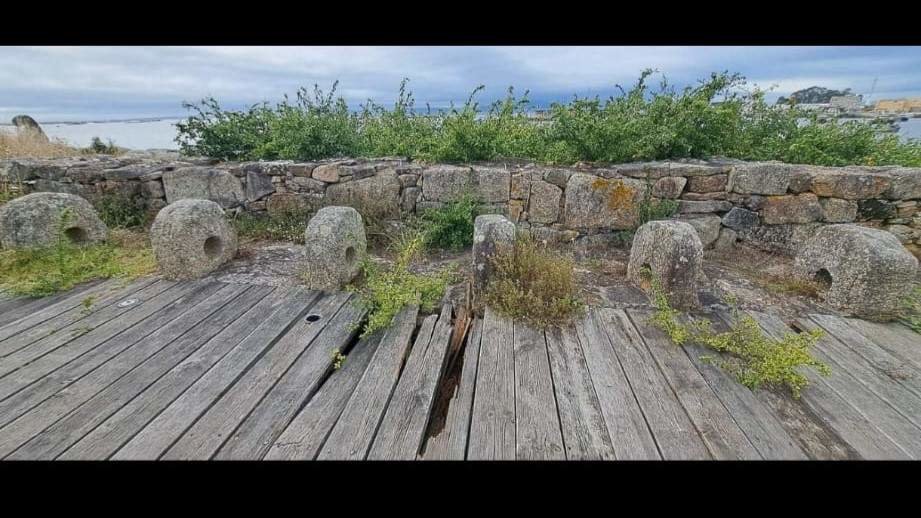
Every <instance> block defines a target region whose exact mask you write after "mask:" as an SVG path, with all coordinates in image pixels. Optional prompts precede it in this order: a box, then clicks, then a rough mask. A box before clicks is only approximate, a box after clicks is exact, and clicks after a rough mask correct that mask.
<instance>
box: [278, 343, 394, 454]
mask: <svg viewBox="0 0 921 518" xmlns="http://www.w3.org/2000/svg"><path fill="white" fill-rule="evenodd" d="M383 335H384V331H383V330H378V331H377V332H375V333H372V334H371V335H370V336H366V337H365V338H362V339H361V340H359V341H358V343H357V344H355V346H354V347H353V348H352V350H351V351H349V354H348V358H346V360H345V364H344V365H343V366H342V368H340V369H339V370H337V371H335V372H333V374H332V375H331V376H330V377H329V379H328V380H327V381H326V383H324V384H323V386H322V387H320V390H319V391H318V392H317V393H316V395H314V396H313V398H311V399H310V402H309V403H307V406H305V407H304V408H303V410H301V411H300V413H298V414H297V416H295V417H294V419H293V420H292V421H291V423H289V424H288V427H287V428H285V431H284V432H282V434H281V435H280V436H278V439H276V440H275V443H274V444H272V448H271V449H270V450H269V452H268V453H267V454H266V455H265V460H314V459H315V458H316V457H317V453H319V452H320V448H321V447H323V443H324V442H325V441H326V437H327V436H328V435H329V432H330V430H332V429H333V426H335V424H336V421H338V420H339V416H340V415H341V414H342V410H343V409H344V408H345V404H346V403H347V402H348V400H349V396H351V395H352V392H354V390H355V386H356V385H358V380H360V379H361V376H362V374H364V372H365V369H366V368H367V367H368V364H369V363H371V357H372V356H373V355H374V351H375V350H377V346H378V344H379V343H380V341H381V337H382V336H383Z"/></svg>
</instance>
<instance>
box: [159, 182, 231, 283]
mask: <svg viewBox="0 0 921 518" xmlns="http://www.w3.org/2000/svg"><path fill="white" fill-rule="evenodd" d="M150 243H151V245H152V246H153V251H154V256H155V257H156V258H157V264H158V265H159V267H160V272H161V273H162V274H163V276H164V277H165V278H167V279H171V280H185V279H195V278H198V277H201V276H202V275H204V274H206V273H209V272H212V271H214V270H216V269H217V268H218V267H219V266H221V265H222V264H224V263H226V262H227V261H229V260H231V259H233V256H234V255H236V253H237V233H236V231H235V230H234V229H233V227H231V226H230V223H228V222H227V219H226V218H225V217H224V211H223V209H221V206H220V205H218V204H217V203H215V202H213V201H209V200H194V199H186V200H179V201H177V202H175V203H171V204H169V205H167V206H166V207H165V208H164V209H163V210H161V211H160V212H159V214H157V218H156V219H155V220H154V223H153V225H152V226H151V227H150Z"/></svg>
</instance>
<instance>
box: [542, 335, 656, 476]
mask: <svg viewBox="0 0 921 518" xmlns="http://www.w3.org/2000/svg"><path fill="white" fill-rule="evenodd" d="M577 325H578V324H577ZM545 335H546V338H547V353H548V356H549V357H550V370H551V372H552V374H553V385H554V387H555V391H556V400H557V404H558V405H559V413H560V428H561V430H562V432H563V443H564V444H565V445H566V458H567V459H569V460H610V459H615V458H617V457H616V455H615V453H614V444H613V443H612V442H611V437H610V435H609V434H608V428H607V425H606V424H605V422H604V414H603V412H602V410H601V403H599V402H598V395H597V394H596V393H595V386H594V384H593V383H592V375H591V373H590V372H589V367H588V362H586V360H585V356H584V355H583V353H582V345H581V344H580V343H579V339H578V336H577V335H576V331H575V329H574V328H573V327H572V326H565V327H564V328H559V327H551V328H549V329H547V331H546V332H545ZM610 355H611V356H613V355H614V351H610ZM615 361H616V360H615ZM631 397H632V395H631ZM636 411H637V412H639V408H637V409H636ZM640 418H641V419H642V415H640ZM644 426H645V425H644ZM651 441H652V438H651V437H650V442H651ZM652 447H653V448H655V444H653V445H652Z"/></svg>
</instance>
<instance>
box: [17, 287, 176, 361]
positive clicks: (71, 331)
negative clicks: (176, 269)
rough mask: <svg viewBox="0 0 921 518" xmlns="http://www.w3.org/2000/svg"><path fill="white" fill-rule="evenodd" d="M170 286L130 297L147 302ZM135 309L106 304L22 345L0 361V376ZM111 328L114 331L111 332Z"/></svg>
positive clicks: (145, 289) (155, 288)
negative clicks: (26, 344)
mask: <svg viewBox="0 0 921 518" xmlns="http://www.w3.org/2000/svg"><path fill="white" fill-rule="evenodd" d="M174 284H175V283H172V282H168V281H157V282H155V283H153V284H152V285H150V286H148V287H146V288H144V289H142V290H140V291H136V292H134V293H132V294H131V295H130V298H131V299H137V300H138V301H147V300H150V299H151V298H153V297H155V296H157V295H158V294H159V293H161V292H163V291H165V290H166V289H168V288H170V287H172V286H173V285H174ZM137 306H138V304H134V305H132V306H127V307H120V306H119V305H118V304H110V305H108V306H106V307H104V308H102V309H101V310H99V311H96V312H90V313H89V314H88V316H86V317H85V318H81V319H80V320H77V321H75V322H73V323H71V324H69V325H68V326H66V327H64V328H62V329H59V330H57V331H55V332H53V333H52V334H50V335H47V336H45V337H44V338H41V339H40V340H38V341H35V342H34V343H30V344H29V345H28V346H27V347H26V346H23V347H22V348H20V349H18V350H16V351H15V352H12V353H10V354H9V355H7V356H4V357H3V358H0V377H2V376H6V375H7V374H9V373H11V372H13V371H15V370H16V369H19V368H20V367H22V366H23V365H26V364H27V363H30V362H32V361H35V360H36V359H38V358H40V357H42V356H44V355H46V354H48V353H50V352H52V351H54V350H55V349H58V348H59V347H62V346H65V345H69V343H70V342H72V341H73V340H75V339H77V338H79V337H81V336H83V335H85V334H87V333H91V332H93V331H96V329H97V328H99V327H100V326H102V325H104V324H106V323H107V322H110V321H112V320H115V319H118V317H120V316H121V315H123V314H124V313H127V312H128V311H131V310H132V309H134V308H136V307H137ZM113 327H114V328H115V330H113ZM117 329H118V326H109V327H108V328H106V331H105V332H106V333H111V334H112V335H114V333H115V332H117ZM27 333H28V331H27V332H26V333H21V334H20V335H17V336H14V337H12V338H11V340H13V341H16V340H17V339H18V338H19V337H20V336H25V335H26V334H27ZM97 333H98V332H97ZM30 342H31V341H30Z"/></svg>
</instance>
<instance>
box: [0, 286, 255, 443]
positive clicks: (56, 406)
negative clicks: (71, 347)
mask: <svg viewBox="0 0 921 518" xmlns="http://www.w3.org/2000/svg"><path fill="white" fill-rule="evenodd" d="M245 290H246V287H245V286H236V285H227V286H226V287H224V288H223V289H221V290H220V291H218V292H217V293H215V294H214V295H213V296H211V297H209V298H208V299H206V300H205V301H204V302H202V303H201V304H198V305H197V306H195V307H194V308H192V309H191V310H189V311H187V312H186V313H185V314H183V315H182V316H181V317H179V318H177V319H175V320H173V321H172V322H170V323H169V324H168V325H166V326H164V327H163V328H161V329H160V330H158V331H156V332H154V333H152V334H150V335H149V336H147V337H145V338H143V339H142V341H141V342H139V343H138V344H137V346H133V347H131V348H129V349H127V350H125V351H123V352H122V353H120V354H118V355H117V356H115V357H114V358H112V359H111V360H109V361H107V362H106V363H104V364H103V365H101V366H100V367H99V368H97V369H95V370H93V371H92V372H90V373H89V374H87V375H85V376H83V377H82V378H80V379H79V380H77V381H76V382H74V383H73V384H71V385H70V386H67V387H65V388H64V389H62V390H61V391H59V392H57V393H56V394H55V395H54V397H51V398H48V399H46V400H44V401H43V402H42V403H40V404H38V405H36V406H35V407H34V408H32V409H31V410H29V411H28V412H27V413H25V414H23V415H21V416H20V417H18V418H17V419H16V420H14V421H12V422H10V423H9V424H7V425H5V426H4V427H2V428H0V458H2V457H3V456H5V455H7V454H8V453H10V452H11V451H13V450H14V449H16V448H17V447H19V446H20V445H22V444H23V443H24V442H26V441H27V440H29V439H30V438H32V437H33V436H35V435H36V434H37V433H39V432H41V431H42V430H44V429H46V428H47V427H48V426H50V425H51V424H53V423H54V422H56V421H57V420H59V419H60V418H61V417H63V416H64V415H66V414H67V413H68V412H70V411H71V410H73V409H74V408H77V407H78V406H79V405H81V404H82V403H84V402H85V401H87V400H89V399H90V398H91V397H93V396H94V395H96V394H97V393H98V392H99V391H101V390H102V389H104V388H105V387H107V386H108V385H109V384H111V383H112V382H113V381H115V380H117V379H118V378H120V377H121V376H123V375H125V373H127V372H130V371H131V369H133V368H135V367H136V366H137V365H139V364H140V363H141V362H143V361H144V360H146V359H147V358H149V357H150V356H152V355H153V354H155V353H156V352H158V351H160V350H161V349H163V348H164V347H166V346H167V345H169V344H170V343H171V342H173V341H174V340H176V339H177V338H178V337H179V336H181V335H183V334H184V333H186V332H187V331H189V329H191V328H192V327H193V326H195V325H196V324H198V323H199V322H201V321H202V320H203V319H206V318H208V317H209V316H210V315H211V314H213V313H214V312H215V311H218V310H219V309H221V308H222V307H224V306H225V305H226V304H228V303H229V302H231V301H232V300H233V299H234V298H236V297H237V296H238V295H240V294H241V293H243V292H244V291H245ZM20 393H22V392H20Z"/></svg>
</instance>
